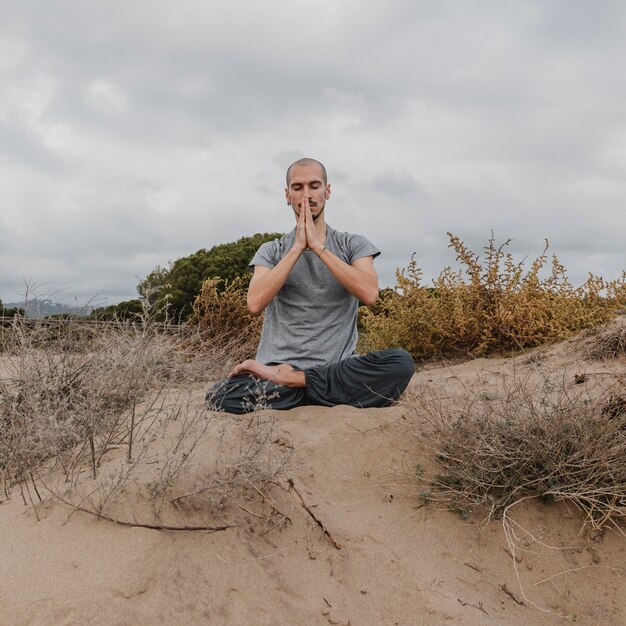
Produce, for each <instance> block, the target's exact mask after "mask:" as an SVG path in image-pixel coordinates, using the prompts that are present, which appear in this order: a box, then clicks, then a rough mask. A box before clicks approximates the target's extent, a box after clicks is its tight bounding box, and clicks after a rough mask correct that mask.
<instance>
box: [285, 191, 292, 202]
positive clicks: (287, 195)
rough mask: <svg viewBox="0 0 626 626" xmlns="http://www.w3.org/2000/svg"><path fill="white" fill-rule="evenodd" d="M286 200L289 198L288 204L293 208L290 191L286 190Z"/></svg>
mask: <svg viewBox="0 0 626 626" xmlns="http://www.w3.org/2000/svg"><path fill="white" fill-rule="evenodd" d="M285 198H287V204H288V205H289V206H291V196H290V195H289V189H285Z"/></svg>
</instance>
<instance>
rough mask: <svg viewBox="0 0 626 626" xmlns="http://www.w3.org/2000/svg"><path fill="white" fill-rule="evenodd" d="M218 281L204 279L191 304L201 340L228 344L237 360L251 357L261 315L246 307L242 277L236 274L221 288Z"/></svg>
mask: <svg viewBox="0 0 626 626" xmlns="http://www.w3.org/2000/svg"><path fill="white" fill-rule="evenodd" d="M220 283H221V279H219V278H210V279H208V280H206V281H204V283H203V284H202V288H201V290H200V293H199V294H198V297H197V298H196V301H195V302H194V305H193V313H194V314H193V319H192V323H193V324H197V327H198V332H199V336H200V337H201V339H202V340H203V341H204V342H208V343H214V342H218V343H220V344H221V345H225V344H227V345H229V346H230V353H231V354H235V355H236V360H244V359H246V358H250V357H252V356H253V355H254V353H255V351H256V346H257V345H258V343H259V338H260V336H261V327H262V325H263V316H261V315H253V314H252V313H250V311H249V310H248V305H247V286H246V283H245V281H244V280H243V279H242V278H240V277H237V278H235V279H234V280H233V281H232V282H231V283H229V284H228V285H227V286H226V288H225V289H223V290H221V291H220V290H218V285H219V284H220Z"/></svg>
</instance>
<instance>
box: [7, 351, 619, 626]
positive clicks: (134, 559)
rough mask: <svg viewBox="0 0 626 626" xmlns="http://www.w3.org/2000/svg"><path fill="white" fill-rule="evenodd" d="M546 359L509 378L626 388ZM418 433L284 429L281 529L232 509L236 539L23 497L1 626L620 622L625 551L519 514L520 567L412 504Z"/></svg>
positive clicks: (436, 513)
mask: <svg viewBox="0 0 626 626" xmlns="http://www.w3.org/2000/svg"><path fill="white" fill-rule="evenodd" d="M542 353H543V357H540V358H537V359H532V360H528V359H527V360H526V361H525V362H522V361H521V360H519V359H518V361H517V365H516V367H517V368H518V371H520V368H521V369H523V368H526V369H527V370H528V371H530V370H531V369H532V370H533V372H535V373H536V375H537V376H540V375H541V368H551V370H552V371H561V372H564V374H563V376H564V379H567V380H569V378H568V377H569V376H570V372H571V373H572V377H573V372H574V371H576V372H584V373H586V374H587V377H588V380H589V381H591V382H590V384H593V381H594V380H595V379H596V378H599V375H598V376H596V373H599V372H607V371H611V372H613V373H615V372H618V373H619V372H621V373H624V372H626V366H625V365H624V363H619V362H617V361H614V362H612V363H609V364H607V363H598V362H587V361H585V362H583V361H580V360H579V358H578V357H576V356H575V355H574V356H573V353H572V344H571V343H569V344H562V345H560V346H556V347H555V348H552V349H550V350H544V351H543V352H542ZM538 364H539V365H538ZM513 367H514V363H513V361H512V360H510V359H508V360H507V359H479V360H474V361H471V362H466V363H463V364H460V365H456V366H449V367H439V368H429V369H426V370H423V371H421V372H419V373H418V374H416V376H415V378H414V381H413V383H412V387H413V389H414V390H416V391H418V392H419V391H420V390H421V389H424V387H425V386H427V387H429V388H439V389H441V390H442V393H444V392H445V393H446V394H447V397H448V399H449V400H450V399H452V400H454V397H455V394H457V393H458V394H460V393H462V390H463V387H466V388H467V387H470V388H473V389H479V388H481V386H483V387H485V389H492V390H494V393H497V390H498V388H499V386H500V384H501V382H502V380H506V378H507V376H510V375H511V372H512V368H513ZM602 376H603V377H604V378H606V374H602ZM200 405H201V389H198V390H197V406H198V407H199V406H200ZM219 419H228V418H219ZM243 420H244V418H237V420H231V421H230V422H229V423H231V424H234V427H237V425H238V424H241V423H243ZM416 420H419V418H418V417H416V416H415V415H414V414H413V413H412V412H411V411H410V409H409V407H408V406H405V405H398V406H395V407H392V408H389V409H384V410H356V409H352V408H347V407H335V408H332V409H326V408H318V407H305V408H299V409H296V410H292V411H288V412H285V413H281V414H280V416H279V420H278V422H277V425H276V429H277V430H276V432H277V436H276V437H275V438H274V439H273V444H272V445H274V446H277V447H281V446H282V447H285V446H292V447H293V455H292V457H291V459H290V461H289V463H288V465H287V466H286V467H285V470H284V473H283V475H282V477H281V480H280V486H276V488H275V489H274V490H273V497H274V500H273V501H272V506H273V507H274V509H273V511H274V513H275V514H276V515H278V514H277V513H276V511H280V514H281V515H282V516H284V517H281V519H282V523H280V524H279V523H275V517H274V518H273V519H272V518H271V517H270V514H269V513H268V511H269V509H268V507H267V506H266V505H264V504H263V503H262V502H260V501H259V500H251V501H249V502H248V501H245V502H244V501H241V502H239V504H240V505H241V506H243V508H240V507H234V510H236V511H237V513H233V516H234V517H233V518H232V519H234V520H235V522H236V524H237V526H236V527H235V528H230V529H227V530H225V531H221V532H215V533H207V532H179V533H173V532H163V531H155V530H149V529H145V528H126V527H122V526H119V525H116V524H113V523H110V522H107V521H103V520H99V519H96V518H95V517H93V516H89V515H86V514H84V513H81V512H74V513H73V514H72V515H71V516H69V517H68V510H67V509H66V508H64V507H62V506H59V505H57V504H52V505H45V506H40V507H39V511H38V513H39V517H40V521H37V519H36V516H35V514H34V511H33V510H32V507H30V506H25V505H24V503H23V501H22V499H21V497H20V495H19V490H18V491H14V492H13V493H12V496H11V498H10V499H9V500H6V499H5V498H4V496H2V500H3V502H2V503H1V504H0V557H1V570H0V592H1V593H0V604H1V607H0V622H1V623H2V624H161V623H166V624H284V625H299V624H351V625H352V626H357V625H361V624H364V625H369V624H372V625H376V624H381V625H382V624H385V625H386V624H389V625H395V624H398V625H400V624H403V625H406V624H449V623H457V624H491V623H494V624H495V623H498V624H527V625H533V624H555V623H559V622H564V623H565V622H566V619H562V618H559V617H558V616H557V615H559V614H561V615H565V616H569V619H571V620H575V621H580V623H584V624H616V625H617V624H624V623H626V593H625V592H626V576H625V575H624V567H625V564H626V539H625V538H624V536H622V535H620V534H619V532H617V531H616V530H612V529H607V530H606V531H605V532H604V533H603V534H601V535H596V536H593V535H591V534H589V533H587V532H581V521H582V520H581V517H580V515H579V513H578V512H577V511H576V510H575V509H573V507H570V508H569V509H568V508H567V507H565V506H563V505H551V506H547V505H541V504H539V503H536V502H528V503H524V504H522V505H520V506H519V507H518V508H517V510H516V511H515V513H514V519H515V521H516V522H517V523H519V524H520V528H522V527H523V528H524V529H526V531H527V532H530V533H532V535H533V536H534V537H535V540H536V541H534V542H532V541H531V542H528V544H527V545H526V549H525V551H523V552H519V553H518V563H517V568H514V566H513V560H512V557H511V555H510V553H509V552H508V548H507V544H506V541H505V538H504V535H503V531H502V525H501V523H500V522H499V521H498V520H494V521H492V522H490V523H489V524H488V525H487V526H486V527H484V528H483V527H482V526H481V525H480V517H479V516H476V517H470V518H469V519H461V517H460V516H459V514H457V513H454V512H451V511H446V510H436V509H434V508H433V507H431V506H424V504H423V502H422V501H421V500H420V499H419V497H418V494H417V487H416V486H415V484H414V480H413V474H414V469H415V465H416V463H421V464H423V465H427V466H428V464H429V463H431V462H432V459H431V456H432V455H431V453H430V452H429V451H428V450H427V449H426V447H425V444H424V441H423V440H422V439H421V438H420V437H418V436H416V432H417V431H418V430H419V424H418V423H416ZM218 423H219V420H217V421H216V424H218ZM289 479H291V480H292V482H293V485H294V486H295V488H296V490H297V492H296V491H295V490H294V489H291V490H288V480H289ZM281 487H282V488H281ZM298 494H299V496H298ZM300 496H301V498H302V500H303V501H304V503H305V504H306V505H307V506H308V507H309V510H310V512H311V513H312V515H311V514H309V512H307V511H306V510H305V508H304V507H303V505H302V502H301V501H300ZM138 506H139V505H138ZM246 509H247V510H246ZM313 515H314V516H315V517H316V518H317V519H318V520H320V522H321V523H322V524H323V525H324V527H325V528H326V529H327V531H328V533H329V534H331V535H332V537H333V538H334V540H335V541H336V543H337V546H335V545H334V544H333V542H332V541H331V540H330V538H329V537H328V536H326V535H325V534H323V532H322V530H321V528H320V527H319V526H318V525H317V524H316V522H315V521H314V519H313ZM479 530H481V532H479ZM520 532H521V531H520ZM516 569H517V573H516ZM524 598H526V599H524ZM532 604H535V605H536V606H537V607H540V608H536V607H535V606H532ZM547 611H549V612H547Z"/></svg>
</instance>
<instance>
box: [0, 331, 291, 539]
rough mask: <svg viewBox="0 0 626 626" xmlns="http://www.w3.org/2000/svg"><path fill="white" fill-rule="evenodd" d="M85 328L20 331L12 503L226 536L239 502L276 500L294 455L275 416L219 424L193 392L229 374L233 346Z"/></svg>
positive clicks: (13, 390)
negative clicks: (271, 489) (277, 482)
mask: <svg viewBox="0 0 626 626" xmlns="http://www.w3.org/2000/svg"><path fill="white" fill-rule="evenodd" d="M79 326H80V325H79V324H77V323H76V322H73V321H71V320H69V321H67V322H65V323H64V324H63V325H61V326H59V327H57V330H55V331H54V332H51V329H50V326H49V325H46V324H45V323H44V322H41V323H40V324H36V325H33V324H32V323H29V324H28V325H26V324H24V323H21V322H20V321H19V320H18V321H16V322H15V324H14V326H13V328H12V329H11V333H10V338H9V339H8V341H7V342H6V345H5V352H4V355H3V356H2V364H1V366H2V370H1V373H0V423H1V426H2V427H1V428H0V475H1V476H2V483H3V491H4V495H5V497H10V496H11V494H12V493H14V491H15V488H18V489H19V492H20V493H21V495H22V498H23V499H24V501H25V503H26V502H27V503H29V504H31V505H32V506H33V508H34V510H35V511H37V509H38V507H39V506H41V504H40V501H43V500H46V498H48V499H49V498H50V497H52V498H53V499H54V500H55V501H57V502H62V503H64V504H65V505H67V506H69V507H71V508H73V509H76V510H81V511H85V512H88V513H92V514H94V515H97V516H99V517H103V518H105V519H110V520H112V521H116V522H119V523H124V524H132V525H139V526H146V527H150V528H166V529H170V530H176V529H187V530H188V529H191V528H197V529H203V530H208V529H209V530H210V529H212V530H216V529H221V528H222V527H226V526H228V522H227V521H225V518H224V516H225V515H226V512H227V511H229V510H230V509H232V506H233V502H235V501H237V499H238V498H243V499H246V498H250V497H252V495H254V497H263V494H267V491H268V486H269V484H270V481H272V480H273V479H274V478H275V477H276V474H277V473H278V472H279V471H280V470H281V468H282V466H283V464H284V463H285V462H286V460H287V459H288V457H289V452H290V450H289V449H288V448H280V449H276V448H275V446H272V444H271V442H272V441H273V439H274V438H273V434H272V433H273V430H274V420H275V418H274V417H273V415H272V414H271V413H269V412H256V413H254V414H252V415H251V416H248V418H247V419H248V420H249V421H248V422H242V421H235V420H232V419H231V418H229V417H226V416H219V417H218V415H217V414H215V413H211V412H209V411H207V410H206V408H205V407H204V404H203V402H202V394H201V393H199V392H198V389H197V384H196V385H195V386H194V385H190V383H197V382H199V381H202V383H203V385H209V384H210V383H211V382H214V381H216V380H218V379H220V378H222V377H223V376H224V374H225V372H227V371H228V370H229V369H230V367H232V364H233V354H232V350H231V347H230V346H229V344H222V345H220V344H219V343H217V342H214V343H212V344H209V343H207V342H206V341H203V340H202V339H200V338H199V337H198V334H197V331H196V329H193V328H192V329H183V330H179V331H177V333H175V334H172V333H169V334H168V333H164V332H163V329H162V328H160V329H156V328H155V327H152V326H151V325H150V324H149V323H145V322H144V323H141V324H137V325H134V326H133V325H129V324H118V325H115V324H112V325H106V326H100V327H98V330H97V331H95V330H94V329H93V327H90V330H89V332H88V333H85V332H83V331H82V330H81V329H80V327H79ZM55 333H56V334H55ZM199 346H202V347H203V350H198V347H199ZM231 513H232V511H231ZM216 520H217V521H218V522H219V524H218V525H217V526H216V525H215V522H216Z"/></svg>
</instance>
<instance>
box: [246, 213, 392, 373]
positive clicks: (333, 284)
mask: <svg viewBox="0 0 626 626" xmlns="http://www.w3.org/2000/svg"><path fill="white" fill-rule="evenodd" d="M295 238H296V229H295V228H294V229H293V230H292V231H291V232H290V233H287V234H286V235H284V236H283V237H281V238H280V239H274V240H273V241H268V242H267V243H264V244H263V245H262V246H261V247H260V248H259V249H258V250H257V252H256V254H255V255H254V257H253V259H252V261H250V266H254V265H262V266H263V267H269V268H272V267H274V266H275V265H276V264H277V263H278V262H279V261H280V260H281V259H282V258H283V257H284V256H285V254H287V252H288V251H289V250H290V249H291V247H292V246H293V244H294V241H295ZM325 243H326V247H327V248H328V250H330V251H331V252H332V253H333V254H335V255H336V256H338V257H339V258H340V259H342V260H343V261H345V262H346V263H348V264H352V262H353V261H354V260H355V259H358V258H361V257H365V256H373V257H377V256H378V255H379V254H380V251H379V250H378V249H377V248H376V247H375V246H374V245H373V244H372V243H371V242H369V241H368V240H367V239H366V238H365V237H363V236H361V235H352V234H350V233H340V232H337V231H336V230H334V229H333V228H331V227H330V226H328V225H326V241H325ZM358 307H359V302H358V299H357V298H356V297H355V296H353V295H352V294H351V293H350V292H349V291H347V290H346V289H345V287H343V285H342V284H341V283H340V282H339V281H338V280H337V279H336V278H335V277H334V276H333V275H332V274H331V272H330V270H329V269H328V268H327V267H326V265H324V262H323V261H321V260H320V259H319V258H318V256H317V255H316V254H315V252H313V251H312V250H309V249H307V250H305V251H304V252H303V253H302V256H301V257H300V258H299V259H298V261H297V262H296V264H295V266H294V267H293V269H292V270H291V273H290V274H289V276H288V277H287V280H286V281H285V284H284V285H283V287H282V289H281V290H280V291H279V292H278V294H276V297H275V298H274V299H273V300H272V301H271V302H270V303H269V304H268V305H267V307H266V309H265V319H264V321H263V331H262V332H261V341H260V342H259V348H258V350H257V354H256V358H257V361H260V362H261V363H290V364H291V365H293V366H294V367H297V368H300V369H306V368H308V367H313V366H315V365H325V364H327V363H334V362H336V361H340V360H341V359H345V358H348V357H349V356H352V355H353V354H354V352H355V349H356V342H357V329H356V322H357V310H358Z"/></svg>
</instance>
